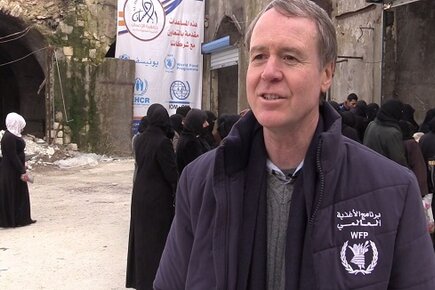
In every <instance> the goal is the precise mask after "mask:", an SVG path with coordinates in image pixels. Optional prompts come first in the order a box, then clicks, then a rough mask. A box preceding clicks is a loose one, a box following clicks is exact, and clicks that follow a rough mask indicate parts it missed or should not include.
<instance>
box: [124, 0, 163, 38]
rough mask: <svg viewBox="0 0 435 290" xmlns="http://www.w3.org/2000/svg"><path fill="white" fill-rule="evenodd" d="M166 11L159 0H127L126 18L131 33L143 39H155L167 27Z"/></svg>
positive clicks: (126, 24)
mask: <svg viewBox="0 0 435 290" xmlns="http://www.w3.org/2000/svg"><path fill="white" fill-rule="evenodd" d="M165 17H166V14H165V11H164V9H163V6H162V4H161V3H160V1H158V0H127V1H125V5H124V20H125V26H126V27H127V30H128V32H130V34H131V35H132V36H133V37H135V38H137V39H139V40H142V41H149V40H153V39H154V38H156V37H157V36H159V35H160V33H162V31H163V29H164V28H165Z"/></svg>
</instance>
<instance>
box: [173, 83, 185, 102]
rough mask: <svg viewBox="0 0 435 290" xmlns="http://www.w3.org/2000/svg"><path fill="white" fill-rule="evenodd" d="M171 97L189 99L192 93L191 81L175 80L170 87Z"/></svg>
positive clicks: (181, 99)
mask: <svg viewBox="0 0 435 290" xmlns="http://www.w3.org/2000/svg"><path fill="white" fill-rule="evenodd" d="M169 91H170V94H171V99H172V100H174V98H175V99H177V100H180V101H183V100H185V99H187V98H188V97H189V95H190V85H189V82H187V81H186V82H182V81H174V82H172V84H171V87H170V88H169Z"/></svg>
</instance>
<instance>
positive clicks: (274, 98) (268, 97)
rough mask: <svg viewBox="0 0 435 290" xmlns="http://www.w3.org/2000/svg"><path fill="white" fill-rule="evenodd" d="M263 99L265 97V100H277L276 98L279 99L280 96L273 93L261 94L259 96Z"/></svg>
mask: <svg viewBox="0 0 435 290" xmlns="http://www.w3.org/2000/svg"><path fill="white" fill-rule="evenodd" d="M261 97H262V98H263V99H265V100H271V101H272V100H278V99H281V97H280V96H278V95H273V94H264V95H262V96H261Z"/></svg>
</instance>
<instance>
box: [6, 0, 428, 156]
mask: <svg viewBox="0 0 435 290" xmlns="http://www.w3.org/2000/svg"><path fill="white" fill-rule="evenodd" d="M204 1H205V4H206V12H205V13H206V15H205V22H204V27H205V36H204V44H203V46H202V48H203V49H202V51H203V57H204V71H203V95H202V108H203V109H207V110H211V111H213V112H215V113H216V114H222V113H238V112H240V111H242V110H243V109H245V108H247V107H248V103H247V100H246V92H245V91H246V87H245V75H246V70H247V66H248V55H247V49H246V46H245V44H244V35H245V33H246V30H247V28H248V26H249V23H251V22H252V20H253V19H254V17H255V16H256V14H257V13H258V12H259V11H260V10H261V9H262V7H264V6H265V5H266V4H267V3H268V2H269V0H254V1H251V0H250V1H222V0H221V1H210V0H204ZM315 2H317V3H318V4H319V5H320V6H322V7H324V8H325V10H326V11H327V12H328V13H329V15H330V16H331V18H332V20H333V22H334V24H335V25H336V29H337V39H338V44H339V45H338V54H339V57H338V59H337V68H336V74H335V77H334V83H333V85H332V87H331V90H330V92H329V93H328V95H327V98H328V99H331V100H335V101H337V102H341V101H343V100H344V99H345V98H346V96H347V95H348V94H349V93H351V92H354V93H356V94H357V95H358V96H359V97H360V99H363V100H365V101H366V102H368V103H370V102H376V103H381V102H382V101H383V100H385V99H388V98H398V99H400V100H402V101H403V102H405V103H409V104H411V105H412V106H413V107H414V108H415V110H416V112H415V117H416V120H417V122H421V121H422V120H423V118H424V115H425V112H426V111H427V110H428V109H429V108H434V107H435V98H434V95H435V77H434V76H435V53H434V51H435V37H433V36H432V32H431V28H432V27H435V1H431V0H385V1H376V0H372V1H370V0H354V1H347V0H315ZM382 2H384V3H382ZM116 13H117V0H69V1H67V0H31V1H29V0H14V1H11V0H0V97H1V102H0V127H1V129H4V127H5V126H4V118H5V116H6V114H7V113H8V112H10V111H16V112H18V113H20V114H22V115H23V116H25V118H26V120H27V124H28V125H27V128H26V132H27V133H30V134H33V135H35V136H37V137H45V138H46V139H47V140H48V141H50V142H58V143H68V142H75V143H78V145H79V148H80V150H84V151H94V152H99V153H116V154H123V153H128V152H129V151H131V147H130V146H129V145H130V144H129V141H130V137H131V130H130V126H131V119H132V111H133V109H132V107H133V104H132V98H131V96H132V94H133V82H134V61H130V62H128V61H127V63H126V61H121V60H116V59H114V58H113V56H114V42H115V41H116V18H117V17H116V16H117V15H116ZM126 140H128V142H126Z"/></svg>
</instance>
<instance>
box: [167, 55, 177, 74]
mask: <svg viewBox="0 0 435 290" xmlns="http://www.w3.org/2000/svg"><path fill="white" fill-rule="evenodd" d="M176 64H177V61H176V60H175V57H174V56H173V55H168V56H167V57H166V58H165V68H166V69H167V70H168V71H172V70H174V68H175V65H176Z"/></svg>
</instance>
